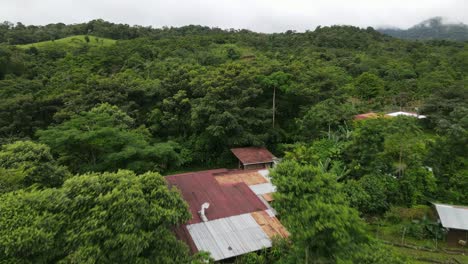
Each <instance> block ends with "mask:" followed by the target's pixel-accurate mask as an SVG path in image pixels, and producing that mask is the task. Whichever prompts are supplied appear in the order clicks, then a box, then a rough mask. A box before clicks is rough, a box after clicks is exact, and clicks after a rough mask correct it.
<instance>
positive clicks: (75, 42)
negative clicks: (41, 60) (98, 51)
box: [17, 35, 116, 49]
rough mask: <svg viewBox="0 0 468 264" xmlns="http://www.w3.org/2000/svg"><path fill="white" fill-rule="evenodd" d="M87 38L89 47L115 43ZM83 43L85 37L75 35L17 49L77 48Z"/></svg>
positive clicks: (91, 37) (96, 38) (105, 39)
mask: <svg viewBox="0 0 468 264" xmlns="http://www.w3.org/2000/svg"><path fill="white" fill-rule="evenodd" d="M88 38H89V45H91V46H111V45H114V44H115V42H116V40H113V39H108V38H101V37H95V36H88ZM85 43H86V35H76V36H71V37H66V38H62V39H57V40H49V41H42V42H36V43H31V44H24V45H17V47H19V48H24V49H28V48H30V47H36V48H44V47H50V46H54V45H60V46H64V45H65V46H68V47H79V46H80V45H83V44H85Z"/></svg>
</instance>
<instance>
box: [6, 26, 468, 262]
mask: <svg viewBox="0 0 468 264" xmlns="http://www.w3.org/2000/svg"><path fill="white" fill-rule="evenodd" d="M74 36H76V37H74ZM62 38H67V39H62ZM37 42H38V43H37ZM0 43H1V44H0V144H1V147H0V193H1V196H0V199H1V201H2V202H1V203H0V212H1V213H0V263H56V262H60V263H116V262H124V263H198V262H200V263H204V261H206V258H207V256H206V255H204V254H200V255H196V256H190V255H189V253H188V248H187V246H186V245H184V244H182V243H181V242H180V241H177V240H176V239H175V237H174V235H173V234H172V232H171V228H172V227H173V226H174V225H177V224H180V223H184V222H185V221H186V220H187V219H188V218H189V217H190V215H189V212H188V210H187V205H186V204H185V202H184V201H183V200H182V198H181V196H180V195H179V194H178V192H177V191H176V190H174V189H168V188H167V186H166V184H165V182H164V178H163V177H162V176H161V175H166V174H169V173H172V172H174V171H188V170H194V169H203V168H217V167H228V168H229V167H234V166H235V165H234V166H233V164H234V162H235V161H234V157H232V155H231V154H230V152H229V149H230V148H231V147H237V146H251V145H254V146H266V147H268V148H269V149H270V150H271V151H272V152H274V153H275V154H276V155H277V156H279V157H284V161H283V163H282V164H280V165H279V166H278V168H277V169H276V170H275V171H274V172H273V182H274V183H275V184H276V185H277V187H278V194H277V197H276V201H275V204H274V206H275V207H276V208H277V210H278V212H279V213H280V218H281V221H282V222H284V224H285V226H286V227H287V228H288V229H289V230H290V231H291V234H292V236H291V241H278V243H277V245H275V246H274V247H273V249H271V250H270V251H266V252H261V253H259V254H249V255H246V256H244V257H242V258H239V259H238V260H236V261H238V262H239V263H273V262H278V263H298V262H304V259H305V261H306V263H307V261H308V259H311V263H312V260H317V261H319V262H320V263H404V262H409V261H411V259H409V258H408V257H407V256H405V255H404V254H401V252H393V251H392V250H390V249H389V248H387V246H384V245H383V244H382V243H380V241H378V239H376V238H375V237H374V236H373V235H371V232H370V231H369V228H370V227H369V226H370V222H371V221H370V219H376V218H377V219H380V220H381V221H387V220H388V221H392V225H393V226H396V225H403V224H407V223H408V224H411V223H412V221H411V220H414V219H410V218H408V219H406V218H404V217H403V216H401V215H400V214H399V213H400V212H403V211H404V212H406V211H405V210H413V209H414V210H415V211H417V212H418V213H420V212H421V210H422V211H424V212H426V211H428V208H429V206H430V202H435V201H438V202H444V203H452V204H467V201H468V192H467V190H468V157H467V151H466V150H467V149H468V132H467V129H468V87H467V85H468V76H467V73H468V43H466V42H454V41H446V40H443V41H436V40H434V41H428V42H416V41H408V40H400V39H396V38H392V37H390V36H386V35H384V34H381V33H379V32H377V31H376V30H374V29H373V28H367V29H360V28H356V27H352V26H332V27H318V28H316V29H315V30H314V31H307V32H305V33H296V32H294V31H288V32H285V33H276V34H261V33H255V32H251V31H248V30H221V29H217V28H208V27H201V26H186V27H181V28H163V29H153V28H149V27H139V26H128V25H121V24H113V23H109V22H105V21H102V20H94V21H91V22H89V23H83V24H75V25H64V24H51V25H47V26H25V25H23V24H20V23H18V24H16V25H13V24H11V23H7V22H5V23H3V24H2V25H0ZM35 43H37V44H35ZM273 105H275V107H273ZM398 110H406V111H412V112H418V113H421V114H424V115H427V116H428V118H426V119H416V118H411V117H396V118H383V117H382V118H375V119H368V120H360V121H357V120H353V116H354V115H356V114H359V113H365V112H369V111H374V112H377V113H385V112H388V111H398ZM421 208H422V209H421ZM421 217H422V216H421ZM395 219H396V220H395ZM406 220H408V221H407V222H405V221H406ZM386 223H387V222H386ZM412 228H413V229H412V230H413V231H412V232H409V234H408V236H409V237H411V236H413V237H414V238H415V239H418V238H419V239H429V240H430V239H434V233H433V232H431V230H433V229H427V228H426V227H421V226H417V227H412ZM305 230H306V232H305ZM441 232H442V231H441ZM435 238H436V239H437V238H438V235H437V233H436V235H435ZM440 239H442V238H440ZM465 260H466V259H465Z"/></svg>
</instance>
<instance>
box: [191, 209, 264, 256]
mask: <svg viewBox="0 0 468 264" xmlns="http://www.w3.org/2000/svg"><path fill="white" fill-rule="evenodd" d="M187 230H188V231H189V233H190V235H191V237H192V239H193V242H194V243H195V245H196V247H197V249H198V250H199V251H201V250H203V251H208V252H210V253H211V256H212V257H213V258H214V259H215V260H221V259H226V258H231V257H234V256H238V255H242V254H245V253H248V252H252V251H257V250H260V249H262V248H266V247H271V240H270V239H269V237H268V236H267V234H265V232H264V231H263V230H262V228H261V227H260V225H259V224H258V223H257V222H256V221H255V219H254V218H253V217H252V216H251V215H250V214H242V215H236V216H231V217H226V218H221V219H217V220H213V221H208V222H202V223H197V224H192V225H188V226H187Z"/></svg>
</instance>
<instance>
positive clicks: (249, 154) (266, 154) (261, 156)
mask: <svg viewBox="0 0 468 264" xmlns="http://www.w3.org/2000/svg"><path fill="white" fill-rule="evenodd" d="M231 151H232V153H233V154H234V155H235V156H236V157H237V158H238V159H239V160H240V162H242V164H244V165H247V164H257V163H268V162H273V158H275V156H273V154H271V152H270V151H268V150H267V149H266V148H261V147H247V148H233V149H231Z"/></svg>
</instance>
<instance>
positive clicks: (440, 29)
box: [378, 17, 468, 41]
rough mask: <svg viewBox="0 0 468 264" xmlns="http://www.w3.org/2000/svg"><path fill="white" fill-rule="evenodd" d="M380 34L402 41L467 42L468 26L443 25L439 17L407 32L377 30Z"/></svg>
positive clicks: (391, 29)
mask: <svg viewBox="0 0 468 264" xmlns="http://www.w3.org/2000/svg"><path fill="white" fill-rule="evenodd" d="M378 30H379V31H380V32H382V33H384V34H387V35H390V36H392V37H396V38H403V39H423V40H429V39H446V40H456V41H466V40H468V26H467V25H465V24H462V23H460V24H445V23H443V21H442V18H441V17H435V18H431V19H428V20H425V21H423V22H421V23H419V24H417V25H415V26H413V27H411V28H409V29H407V30H404V29H398V28H397V29H395V28H382V29H378Z"/></svg>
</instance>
